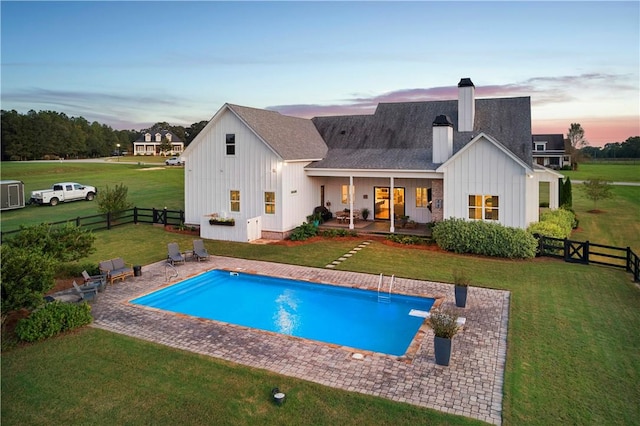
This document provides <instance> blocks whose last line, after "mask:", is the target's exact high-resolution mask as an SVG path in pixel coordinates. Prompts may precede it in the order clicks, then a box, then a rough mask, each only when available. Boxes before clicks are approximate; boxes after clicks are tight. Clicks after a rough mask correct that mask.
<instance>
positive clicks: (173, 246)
mask: <svg viewBox="0 0 640 426" xmlns="http://www.w3.org/2000/svg"><path fill="white" fill-rule="evenodd" d="M167 249H168V251H169V252H168V253H167V262H169V263H170V264H172V265H174V264H175V263H177V262H182V263H184V261H185V258H184V256H183V255H182V253H180V247H178V243H169V244H168V245H167Z"/></svg>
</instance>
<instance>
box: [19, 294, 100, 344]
mask: <svg viewBox="0 0 640 426" xmlns="http://www.w3.org/2000/svg"><path fill="white" fill-rule="evenodd" d="M92 320H93V318H92V317H91V306H89V305H88V304H87V303H81V304H73V303H62V302H51V303H47V304H46V305H44V306H43V307H42V308H40V309H38V310H36V311H33V312H32V313H31V315H29V317H27V318H24V319H21V320H20V321H18V324H17V325H16V335H17V336H18V338H19V339H20V340H23V341H25V342H35V341H38V340H42V339H47V338H49V337H53V336H55V335H56V334H58V333H62V332H63V331H67V330H72V329H74V328H77V327H81V326H83V325H86V324H90V323H91V321H92Z"/></svg>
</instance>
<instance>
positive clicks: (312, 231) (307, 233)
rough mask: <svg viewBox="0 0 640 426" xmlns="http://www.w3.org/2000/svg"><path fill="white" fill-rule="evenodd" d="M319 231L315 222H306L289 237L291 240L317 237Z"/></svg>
mask: <svg viewBox="0 0 640 426" xmlns="http://www.w3.org/2000/svg"><path fill="white" fill-rule="evenodd" d="M317 233H318V228H317V227H315V226H314V225H313V223H307V222H304V223H303V224H302V225H300V226H298V227H297V228H295V229H294V230H293V232H291V235H290V236H289V238H290V239H291V241H304V240H306V239H307V238H311V237H315V236H316V235H317Z"/></svg>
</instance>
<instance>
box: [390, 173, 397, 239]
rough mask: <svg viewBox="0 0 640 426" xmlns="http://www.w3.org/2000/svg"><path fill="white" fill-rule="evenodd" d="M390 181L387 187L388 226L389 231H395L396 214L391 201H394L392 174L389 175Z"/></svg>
mask: <svg viewBox="0 0 640 426" xmlns="http://www.w3.org/2000/svg"><path fill="white" fill-rule="evenodd" d="M390 180H391V182H390V184H389V185H390V186H391V188H390V189H389V220H390V222H389V223H390V226H389V232H396V226H395V225H396V223H395V222H396V218H395V216H396V214H395V205H394V203H393V201H394V192H395V191H394V189H393V185H394V182H393V176H391V179H390Z"/></svg>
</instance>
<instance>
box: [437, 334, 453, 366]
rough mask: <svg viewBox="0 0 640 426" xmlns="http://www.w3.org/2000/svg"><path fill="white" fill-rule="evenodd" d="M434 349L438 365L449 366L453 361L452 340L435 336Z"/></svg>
mask: <svg viewBox="0 0 640 426" xmlns="http://www.w3.org/2000/svg"><path fill="white" fill-rule="evenodd" d="M433 349H434V351H435V354H436V364H438V365H449V361H450V360H451V339H447V338H446V337H438V336H435V337H434V338H433Z"/></svg>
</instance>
